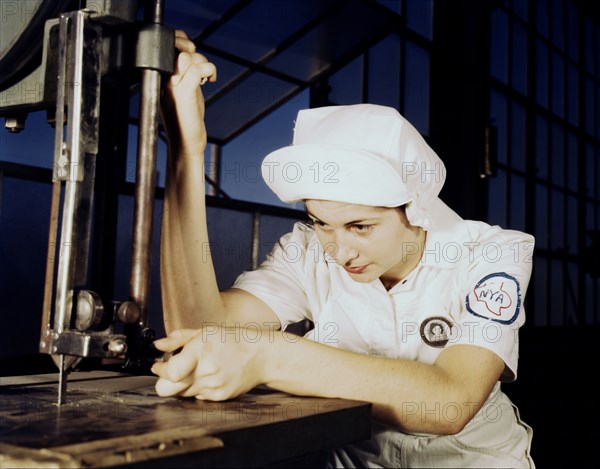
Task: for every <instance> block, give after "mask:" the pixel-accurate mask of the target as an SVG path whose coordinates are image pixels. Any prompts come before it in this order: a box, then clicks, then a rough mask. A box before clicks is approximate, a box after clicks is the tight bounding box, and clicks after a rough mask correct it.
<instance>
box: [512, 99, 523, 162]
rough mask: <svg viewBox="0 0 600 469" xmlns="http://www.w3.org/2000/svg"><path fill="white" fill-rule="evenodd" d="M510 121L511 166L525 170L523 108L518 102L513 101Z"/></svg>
mask: <svg viewBox="0 0 600 469" xmlns="http://www.w3.org/2000/svg"><path fill="white" fill-rule="evenodd" d="M511 117H512V122H511V128H512V132H511V155H510V162H511V166H512V167H514V168H516V169H519V170H521V171H525V138H526V137H525V131H526V127H527V126H526V122H525V109H524V108H523V106H521V105H520V104H518V103H516V102H513V106H512V116H511Z"/></svg>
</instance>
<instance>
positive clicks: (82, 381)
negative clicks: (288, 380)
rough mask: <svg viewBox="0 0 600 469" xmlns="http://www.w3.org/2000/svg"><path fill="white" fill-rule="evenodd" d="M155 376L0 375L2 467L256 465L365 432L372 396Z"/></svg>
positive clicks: (303, 453) (316, 449)
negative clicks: (184, 387) (161, 393)
mask: <svg viewBox="0 0 600 469" xmlns="http://www.w3.org/2000/svg"><path fill="white" fill-rule="evenodd" d="M155 382H156V377H154V376H132V375H127V374H122V373H115V372H108V371H91V372H76V373H71V374H70V375H69V385H68V391H67V401H66V403H65V404H63V405H62V406H60V407H58V406H57V405H56V398H57V385H58V375H57V374H42V375H29V376H19V377H3V378H0V467H2V468H3V469H4V468H8V467H98V466H102V467H107V466H123V465H129V466H136V465H139V466H143V467H149V466H156V467H171V466H172V467H184V466H194V467H214V466H218V467H253V466H254V467H256V466H264V465H268V464H277V463H285V461H290V460H294V459H296V458H301V457H304V456H306V455H310V454H315V453H318V452H321V451H324V450H327V449H331V448H333V447H336V446H341V445H344V444H348V443H351V442H355V441H359V440H363V439H366V438H369V433H370V412H371V406H370V404H367V403H364V402H357V401H349V400H343V399H323V398H313V397H298V396H291V395H288V394H285V393H281V392H275V391H272V390H269V389H255V390H253V391H251V392H250V393H248V394H245V395H243V396H240V397H238V398H236V399H233V400H231V401H227V402H208V401H200V400H196V399H194V398H179V397H172V398H161V397H158V396H157V395H156V393H155V391H154V383H155Z"/></svg>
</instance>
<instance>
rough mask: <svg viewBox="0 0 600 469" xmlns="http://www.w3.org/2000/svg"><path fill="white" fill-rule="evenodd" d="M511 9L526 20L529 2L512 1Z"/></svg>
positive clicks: (521, 0) (526, 0)
mask: <svg viewBox="0 0 600 469" xmlns="http://www.w3.org/2000/svg"><path fill="white" fill-rule="evenodd" d="M511 6H512V9H513V11H514V12H515V13H516V14H517V15H519V16H520V17H521V18H523V19H524V20H527V14H528V8H529V1H528V0H512V5H511Z"/></svg>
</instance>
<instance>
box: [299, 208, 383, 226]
mask: <svg viewBox="0 0 600 469" xmlns="http://www.w3.org/2000/svg"><path fill="white" fill-rule="evenodd" d="M306 214H307V215H308V216H309V217H310V218H312V219H313V220H314V221H318V222H320V223H323V224H325V225H328V223H327V222H324V221H323V220H321V219H320V218H319V217H317V216H315V215H313V214H312V213H310V212H309V211H308V210H306ZM367 221H377V217H366V218H360V219H358V220H352V221H349V222H347V223H344V226H351V225H361V224H363V223H365V222H367Z"/></svg>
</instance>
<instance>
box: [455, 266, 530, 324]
mask: <svg viewBox="0 0 600 469" xmlns="http://www.w3.org/2000/svg"><path fill="white" fill-rule="evenodd" d="M466 306H467V310H468V311H469V313H471V314H473V315H475V316H479V317H481V318H485V319H491V320H492V321H496V322H499V323H501V324H512V323H513V322H514V321H515V319H517V317H518V316H519V311H520V310H521V286H520V284H519V282H518V280H517V279H516V278H514V277H513V276H512V275H509V274H507V273H505V272H496V273H493V274H490V275H486V276H485V277H483V278H482V279H481V280H480V281H479V282H478V283H477V285H475V288H473V290H472V291H470V292H469V294H468V295H467V299H466Z"/></svg>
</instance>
